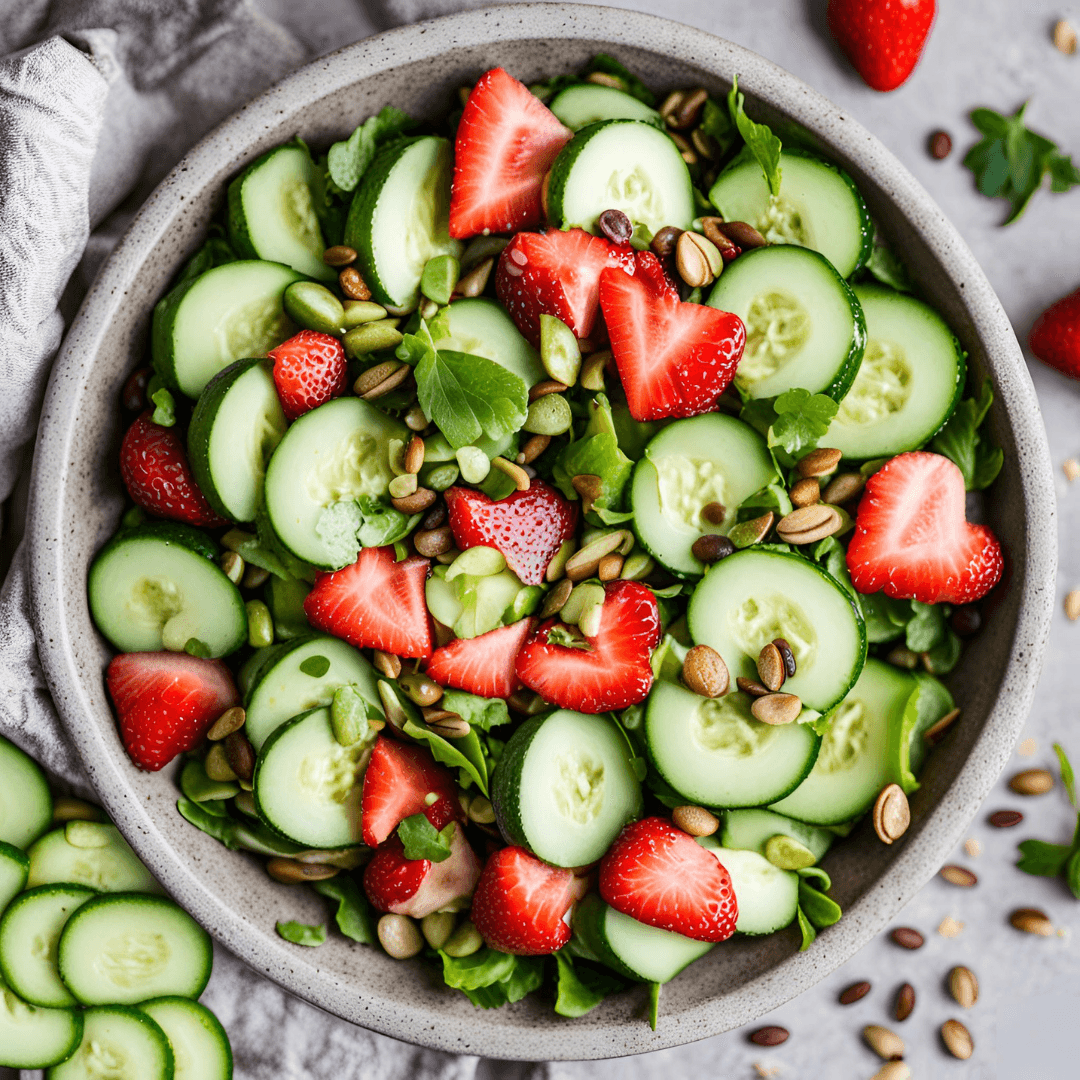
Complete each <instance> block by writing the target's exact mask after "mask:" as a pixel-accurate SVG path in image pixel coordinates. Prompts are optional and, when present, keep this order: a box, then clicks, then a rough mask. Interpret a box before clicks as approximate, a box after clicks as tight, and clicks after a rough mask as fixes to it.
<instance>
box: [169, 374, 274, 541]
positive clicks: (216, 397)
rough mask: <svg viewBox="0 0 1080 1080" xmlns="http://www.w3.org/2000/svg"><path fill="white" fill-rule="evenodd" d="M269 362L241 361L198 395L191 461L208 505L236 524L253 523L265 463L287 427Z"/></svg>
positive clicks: (191, 434)
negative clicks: (236, 522)
mask: <svg viewBox="0 0 1080 1080" xmlns="http://www.w3.org/2000/svg"><path fill="white" fill-rule="evenodd" d="M272 370H273V363H272V361H270V360H238V361H237V362H236V363H235V364H230V365H229V366H228V367H227V368H226V369H225V370H224V371H220V372H218V374H217V375H215V376H214V377H213V378H212V379H211V380H210V381H209V382H208V383H207V384H206V389H205V390H203V392H202V394H200V395H199V400H198V402H197V403H196V405H195V411H194V412H193V413H192V414H191V425H190V427H189V428H188V442H187V445H188V460H189V461H190V462H191V471H192V472H193V473H194V474H195V483H196V484H198V485H199V490H200V491H201V492H202V493H203V494H204V495H205V496H206V501H207V502H208V503H209V504H210V505H211V506H212V507H213V508H214V509H215V510H216V511H217V512H218V513H219V514H220V515H221V516H222V517H226V518H231V519H232V520H233V521H241V522H246V521H254V520H255V513H256V511H257V510H258V509H259V505H260V504H261V502H262V489H263V477H264V476H265V475H266V463H267V462H268V461H269V460H270V455H271V454H272V453H273V452H274V448H275V447H276V446H277V444H278V443H279V442H281V439H282V437H283V436H284V434H285V428H286V427H287V426H288V425H287V422H286V420H285V413H284V412H283V411H282V408H281V401H280V400H279V399H278V395H277V387H276V386H275V385H274V377H273V375H272V374H271V372H272Z"/></svg>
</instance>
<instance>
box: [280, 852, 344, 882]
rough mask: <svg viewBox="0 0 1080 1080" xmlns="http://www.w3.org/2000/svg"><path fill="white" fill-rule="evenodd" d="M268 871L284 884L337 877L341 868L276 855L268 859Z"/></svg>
mask: <svg viewBox="0 0 1080 1080" xmlns="http://www.w3.org/2000/svg"><path fill="white" fill-rule="evenodd" d="M266 872H267V873H268V874H269V875H270V876H271V877H272V878H273V879H274V880H275V881H280V882H281V883H282V884H283V885H301V884H303V883H304V882H308V881H326V880H327V879H328V878H332V877H336V876H337V875H338V874H339V873H340V872H341V870H340V868H339V867H337V866H327V865H325V864H324V863H303V862H297V861H296V859H284V858H281V857H280V856H274V858H272V859H268V860H267V862H266Z"/></svg>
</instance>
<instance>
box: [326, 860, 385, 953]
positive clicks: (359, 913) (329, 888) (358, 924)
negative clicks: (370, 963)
mask: <svg viewBox="0 0 1080 1080" xmlns="http://www.w3.org/2000/svg"><path fill="white" fill-rule="evenodd" d="M313 887H314V889H315V891H316V892H317V893H318V894H319V895H320V896H325V897H327V898H328V899H330V900H336V901H337V905H338V906H337V911H336V912H335V913H334V921H335V922H336V923H337V927H338V929H339V930H340V931H341V932H342V933H343V934H344V935H345V936H346V937H347V938H351V939H352V940H353V941H358V942H360V944H361V945H374V944H375V941H376V934H375V922H374V919H373V918H372V916H371V905H370V904H369V903H368V900H367V897H366V896H365V895H364V893H363V890H362V889H361V888H360V886H359V885H357V884H356V882H355V880H353V878H351V877H348V876H347V875H345V874H338V876H337V877H335V878H329V879H328V880H327V881H316V882H314V885H313Z"/></svg>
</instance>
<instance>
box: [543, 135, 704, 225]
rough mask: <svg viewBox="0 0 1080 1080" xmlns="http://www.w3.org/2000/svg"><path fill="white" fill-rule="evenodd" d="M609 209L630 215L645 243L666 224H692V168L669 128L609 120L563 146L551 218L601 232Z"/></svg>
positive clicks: (555, 169) (552, 187) (554, 171)
mask: <svg viewBox="0 0 1080 1080" xmlns="http://www.w3.org/2000/svg"><path fill="white" fill-rule="evenodd" d="M605 210H621V211H622V212H623V213H624V214H626V216H627V217H628V218H629V219H630V220H631V221H632V222H633V223H634V225H635V226H640V227H641V228H640V229H638V230H636V231H637V234H638V235H639V236H640V238H641V239H642V240H644V241H645V242H646V243H647V242H648V241H649V240H651V239H652V237H653V235H654V234H655V233H657V232H659V231H660V230H661V229H662V228H664V227H665V226H666V225H675V226H677V227H678V228H680V229H689V228H690V226H691V224H692V223H693V220H694V217H695V214H696V211H695V210H694V189H693V185H692V183H691V181H690V172H689V170H688V169H687V167H686V162H685V161H683V159H682V154H681V153H680V152H679V148H678V147H677V146H676V145H675V143H674V142H672V140H671V138H670V137H669V136H668V134H667V132H665V131H661V130H660V129H658V128H656V127H654V126H653V125H652V124H646V123H642V121H640V120H604V121H601V122H600V123H598V124H590V125H589V126H588V127H586V128H582V130H581V131H579V132H578V133H577V134H576V135H575V136H574V137H573V138H572V139H571V140H570V141H569V142H568V143H567V144H566V146H564V147H563V148H562V151H561V152H560V153H559V156H558V157H557V158H556V159H555V164H554V165H553V166H552V167H551V180H550V182H549V185H548V213H549V216H550V218H551V220H553V221H556V222H558V223H559V224H560V226H561V227H562V228H564V229H570V228H573V227H575V226H577V227H579V228H582V229H585V230H586V231H587V232H591V233H593V234H595V235H599V227H598V225H597V218H599V217H600V215H601V214H602V213H603V212H604V211H605Z"/></svg>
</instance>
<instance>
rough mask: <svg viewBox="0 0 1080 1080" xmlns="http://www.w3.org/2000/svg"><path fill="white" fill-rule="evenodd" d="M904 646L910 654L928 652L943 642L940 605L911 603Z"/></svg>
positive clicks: (915, 601) (943, 628) (943, 629)
mask: <svg viewBox="0 0 1080 1080" xmlns="http://www.w3.org/2000/svg"><path fill="white" fill-rule="evenodd" d="M911 612H912V614H911V619H910V620H909V622H908V624H907V637H906V642H905V643H906V645H907V647H908V648H909V649H910V650H911V651H912V652H919V653H921V652H929V651H930V650H931V649H935V648H937V646H938V645H940V644H941V643H942V642H943V641H944V640H945V629H946V627H945V609H944V607H943V605H941V604H922V603H920V602H919V601H918V600H912V601H911Z"/></svg>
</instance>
